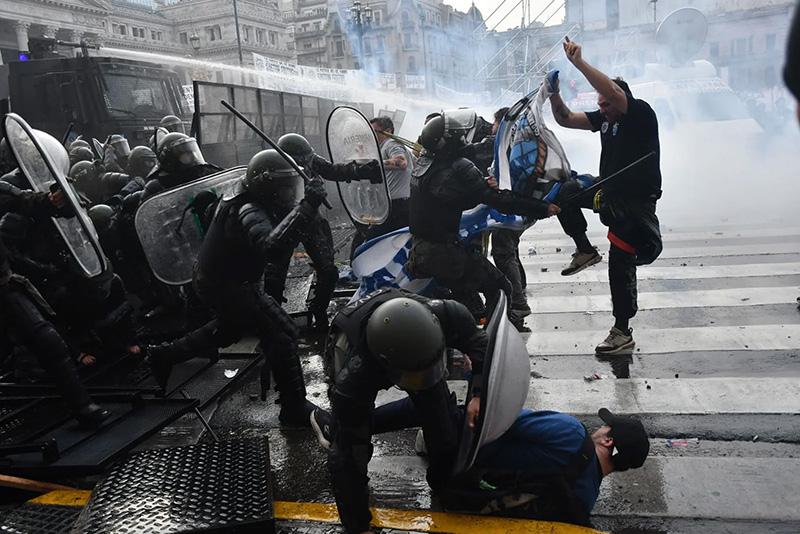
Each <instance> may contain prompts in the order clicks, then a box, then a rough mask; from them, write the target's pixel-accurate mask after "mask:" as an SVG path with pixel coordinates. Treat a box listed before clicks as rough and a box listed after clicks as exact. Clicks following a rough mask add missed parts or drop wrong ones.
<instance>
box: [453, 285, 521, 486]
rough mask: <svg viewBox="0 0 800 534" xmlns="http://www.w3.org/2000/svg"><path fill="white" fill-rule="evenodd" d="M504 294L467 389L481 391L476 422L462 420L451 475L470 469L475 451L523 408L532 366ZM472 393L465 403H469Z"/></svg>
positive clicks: (497, 434)
mask: <svg viewBox="0 0 800 534" xmlns="http://www.w3.org/2000/svg"><path fill="white" fill-rule="evenodd" d="M507 302H508V301H507V299H506V295H505V293H501V294H500V299H499V301H498V303H497V307H496V308H495V310H494V313H492V317H491V319H490V320H489V324H488V325H487V327H486V331H487V332H486V333H487V334H488V335H489V344H488V347H487V349H486V356H485V359H484V362H483V374H481V375H476V376H474V377H473V383H471V384H470V390H472V388H473V387H475V386H479V387H480V388H481V391H482V392H483V393H481V409H480V414H479V415H478V421H477V422H476V424H475V426H474V427H470V426H469V425H468V424H467V421H466V420H465V421H464V429H463V433H462V437H461V443H460V444H459V450H458V456H457V457H456V462H455V465H454V469H453V474H455V475H458V474H461V473H463V472H464V471H466V470H468V469H469V468H470V467H472V464H473V462H474V461H475V457H476V456H477V454H478V451H479V450H480V449H481V447H483V446H484V445H486V444H488V443H491V442H493V441H494V440H496V439H497V438H499V437H500V436H501V435H503V433H504V432H505V431H506V430H508V429H509V428H511V425H512V424H514V421H515V420H516V419H517V415H519V411H520V410H521V409H522V407H523V406H524V405H525V399H526V398H527V396H528V388H529V387H530V375H531V363H530V356H528V351H527V349H526V348H525V342H524V341H523V340H522V337H521V336H520V335H519V332H517V329H516V328H514V326H513V325H512V324H511V322H510V321H509V320H508V313H507V310H506V307H507ZM471 397H472V395H471V391H470V393H468V396H467V402H469V401H470V399H471Z"/></svg>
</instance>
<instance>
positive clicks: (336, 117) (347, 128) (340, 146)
mask: <svg viewBox="0 0 800 534" xmlns="http://www.w3.org/2000/svg"><path fill="white" fill-rule="evenodd" d="M326 136H327V141H328V152H329V153H330V156H331V161H332V162H333V163H348V162H350V161H357V162H360V163H366V162H367V161H370V160H377V161H378V163H380V168H381V178H382V179H381V183H379V184H373V183H370V182H369V181H368V180H357V181H353V182H349V183H348V182H336V187H337V188H338V189H339V196H340V197H341V199H342V204H343V205H344V209H345V210H347V213H348V215H350V218H351V219H353V221H355V222H357V223H361V224H366V225H372V224H381V223H382V222H384V221H386V219H387V218H388V217H389V208H390V206H391V203H390V202H389V188H388V186H387V184H386V177H385V175H384V172H383V160H382V158H381V150H380V147H379V146H378V139H377V138H376V137H375V132H374V131H372V126H370V124H369V121H367V119H366V118H365V117H364V115H362V114H361V112H360V111H358V110H357V109H354V108H351V107H349V106H339V107H337V108H335V109H334V110H333V111H332V112H331V114H330V116H329V117H328V126H327V131H326Z"/></svg>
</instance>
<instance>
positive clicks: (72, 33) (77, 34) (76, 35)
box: [67, 30, 83, 57]
mask: <svg viewBox="0 0 800 534" xmlns="http://www.w3.org/2000/svg"><path fill="white" fill-rule="evenodd" d="M81 38H83V32H82V31H81V30H69V31H68V32H67V39H68V40H69V42H71V43H76V44H80V42H81ZM80 55H81V49H80V48H75V49H74V50H73V56H74V57H78V56H80Z"/></svg>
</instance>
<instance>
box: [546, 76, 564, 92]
mask: <svg viewBox="0 0 800 534" xmlns="http://www.w3.org/2000/svg"><path fill="white" fill-rule="evenodd" d="M544 83H545V85H546V86H547V90H548V91H550V93H551V94H556V93H558V92H559V88H560V86H561V82H559V80H558V71H557V70H551V71H550V72H548V73H547V76H545V78H544Z"/></svg>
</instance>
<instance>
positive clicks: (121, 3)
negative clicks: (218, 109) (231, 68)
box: [0, 0, 295, 65]
mask: <svg viewBox="0 0 800 534" xmlns="http://www.w3.org/2000/svg"><path fill="white" fill-rule="evenodd" d="M237 7H238V14H239V30H240V39H241V45H242V59H243V64H244V65H249V64H252V63H253V56H252V53H253V52H255V53H257V54H260V55H263V56H267V57H272V58H275V59H280V60H284V61H291V62H293V61H294V58H295V55H294V39H293V36H292V35H291V33H290V31H289V24H288V23H287V22H286V21H285V20H284V18H283V16H282V13H281V10H280V9H279V8H278V4H277V2H275V1H273V0H237ZM30 37H55V38H57V39H61V40H63V41H69V42H78V41H81V40H86V41H90V42H95V43H98V44H100V45H102V46H106V47H116V48H124V49H129V50H141V51H144V52H154V53H163V54H169V55H178V56H192V57H197V58H199V59H207V60H211V61H219V62H223V63H228V64H231V65H236V64H238V47H237V37H236V24H235V22H234V12H233V3H232V2H219V1H216V0H178V1H175V0H167V1H159V0H56V1H49V0H0V52H2V59H3V62H8V61H13V60H16V59H17V58H18V54H19V52H20V51H25V50H28V48H29V46H28V40H29V38H30Z"/></svg>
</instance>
